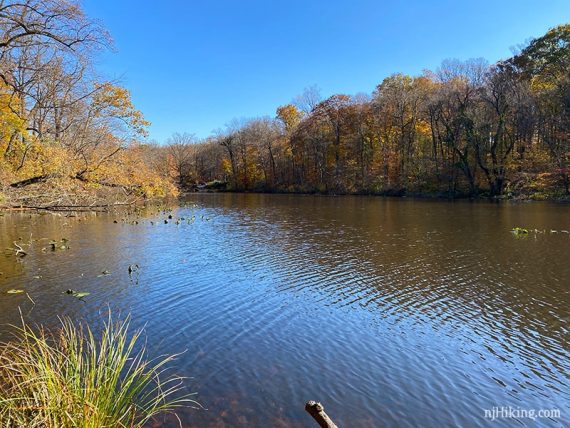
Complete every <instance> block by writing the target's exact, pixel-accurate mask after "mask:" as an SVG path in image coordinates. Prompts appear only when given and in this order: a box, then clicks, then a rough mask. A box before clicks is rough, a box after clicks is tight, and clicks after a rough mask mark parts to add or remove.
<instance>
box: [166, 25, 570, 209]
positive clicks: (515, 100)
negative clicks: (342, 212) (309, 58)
mask: <svg viewBox="0 0 570 428" xmlns="http://www.w3.org/2000/svg"><path fill="white" fill-rule="evenodd" d="M569 70H570V25H563V26H559V27H557V28H554V29H552V30H550V31H548V32H547V33H546V34H545V35H544V36H542V37H540V38H537V39H534V40H532V41H531V42H530V43H529V44H528V45H527V46H526V47H524V48H523V49H521V50H520V52H519V53H518V54H516V55H515V56H513V57H512V58H509V59H507V60H504V61H500V62H498V63H496V64H489V63H487V62H486V61H485V60H483V59H473V60H467V61H459V60H446V61H444V62H443V63H442V64H441V66H440V67H439V68H438V69H437V70H435V71H425V72H424V73H423V74H421V75H419V76H407V75H403V74H394V75H392V76H389V77H387V78H385V79H384V80H383V81H382V82H381V83H380V84H379V85H378V86H377V87H376V89H375V91H374V92H373V93H372V94H371V95H366V94H358V95H345V94H336V95H333V96H331V97H329V98H327V99H324V100H321V98H320V96H319V93H318V90H317V89H316V88H315V87H312V88H308V89H307V90H305V92H304V93H303V94H302V95H300V96H298V97H296V98H295V99H294V100H293V102H292V103H291V104H288V105H284V106H281V107H279V108H277V111H276V116H275V118H269V117H262V118H255V119H251V120H243V121H234V122H232V123H231V124H229V125H227V126H226V128H225V130H223V131H219V132H218V134H217V135H216V136H214V137H211V138H209V139H207V140H206V141H203V142H202V143H200V144H195V142H193V141H191V142H189V144H186V145H180V144H179V143H180V139H177V142H176V143H175V144H171V146H170V149H169V150H171V151H172V156H171V158H172V159H174V160H175V163H177V162H179V161H181V160H183V159H184V160H185V161H184V165H185V166H183V167H181V166H180V164H178V168H177V171H179V172H180V175H179V182H180V183H193V182H200V181H203V182H207V181H211V180H213V179H218V180H222V181H227V182H228V186H229V188H231V189H234V190H261V191H285V192H322V193H372V194H393V195H402V194H431V195H440V196H476V195H487V196H501V195H509V194H510V195H519V196H520V195H522V196H527V195H531V196H532V197H534V198H537V199H540V198H547V197H555V196H562V195H567V194H568V192H569V185H570V180H569V173H570V170H569V168H568V160H569V156H570V72H569ZM174 151H175V152H176V153H174ZM181 153H185V155H183V156H182V155H181Z"/></svg>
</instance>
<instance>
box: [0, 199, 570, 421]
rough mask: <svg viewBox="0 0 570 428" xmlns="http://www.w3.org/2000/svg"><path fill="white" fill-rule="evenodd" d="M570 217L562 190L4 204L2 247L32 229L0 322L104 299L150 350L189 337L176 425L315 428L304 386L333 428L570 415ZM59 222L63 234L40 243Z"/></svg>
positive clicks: (101, 313) (4, 258) (181, 363)
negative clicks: (127, 205)
mask: <svg viewBox="0 0 570 428" xmlns="http://www.w3.org/2000/svg"><path fill="white" fill-rule="evenodd" d="M169 214H171V215H172V216H173V219H172V220H168V223H165V219H167V216H168V215H169ZM182 217H183V218H184V220H181V221H180V222H179V224H176V220H177V219H178V218H182ZM114 221H117V223H114ZM135 222H138V224H136V223H135ZM151 222H152V223H151ZM516 226H520V227H525V228H529V229H532V230H531V232H530V233H529V234H528V236H516V235H514V234H513V233H511V229H512V228H513V227H516ZM534 229H538V230H539V231H540V232H543V231H544V233H535V232H534ZM551 230H553V231H555V232H551ZM566 230H570V206H569V205H563V204H553V203H532V204H514V203H501V204H494V203H487V202H468V201H460V202H447V201H431V200H412V199H390V198H376V197H348V196H347V197H324V196H295V195H258V194H196V195H195V196H190V197H189V198H188V200H187V203H183V204H181V206H180V207H176V208H174V209H173V211H172V212H157V210H156V209H147V210H144V211H142V212H140V213H139V214H138V215H134V214H130V215H127V214H125V213H109V214H91V213H90V214H78V215H77V216H76V217H66V216H64V215H62V216H60V215H52V214H45V215H37V214H30V213H5V214H4V216H2V217H0V246H1V247H2V250H4V249H5V248H9V247H12V248H13V247H14V245H13V241H17V240H18V239H20V238H21V241H18V242H20V244H21V245H24V244H26V246H25V249H26V250H27V249H28V247H27V244H28V243H29V242H32V245H31V246H30V248H29V250H28V252H29V254H28V256H26V257H24V258H21V259H20V258H17V257H15V256H14V252H13V251H4V252H3V253H1V254H0V272H1V273H2V274H1V275H0V338H2V339H6V338H7V337H8V330H9V329H8V327H7V326H6V324H9V323H18V322H19V319H20V313H19V311H21V312H22V315H23V317H24V318H25V319H26V320H29V321H31V322H34V323H43V324H46V325H56V324H57V316H61V315H66V316H69V317H71V318H73V319H77V320H85V321H88V322H89V323H91V324H92V325H95V326H96V325H100V324H101V322H102V320H104V319H105V318H106V316H107V311H108V309H109V308H111V310H112V312H113V314H114V315H119V314H121V315H126V314H128V313H130V314H131V315H132V325H133V327H134V328H143V327H144V329H145V336H146V340H147V345H148V348H149V353H150V355H151V356H157V355H160V354H163V353H182V354H181V355H180V356H179V357H178V359H177V361H176V363H175V365H174V366H173V369H174V371H175V372H176V373H177V374H179V375H183V376H187V377H189V379H188V380H187V381H186V385H187V390H188V391H192V392H196V393H197V396H196V397H195V398H196V399H197V400H198V401H199V402H200V403H201V404H202V405H203V407H204V408H205V409H197V410H196V409H189V410H188V411H185V412H183V413H181V414H180V417H181V419H182V422H183V426H196V427H210V426H211V427H233V426H244V427H245V426H252V427H291V426H292V427H315V426H317V425H316V424H315V423H314V421H313V420H312V419H311V418H310V416H309V415H308V414H306V413H305V411H304V403H305V402H306V401H307V400H317V401H321V402H322V403H323V404H324V406H325V410H326V411H327V413H328V414H329V415H330V416H331V418H332V419H333V420H334V421H335V422H336V423H337V424H338V425H340V426H341V427H378V426H387V427H418V426H422V427H442V426H464V427H471V426H484V425H488V424H490V421H489V420H488V419H485V416H484V415H485V412H484V411H485V410H486V409H487V410H490V409H492V408H493V407H509V406H510V407H512V408H514V409H536V411H538V410H539V409H559V410H560V411H561V417H560V418H552V419H547V418H545V419H540V420H537V421H536V422H533V421H532V420H529V419H524V418H519V420H515V419H502V420H498V421H496V422H495V423H494V424H493V426H525V425H528V426H568V424H570V388H569V373H570V347H569V345H568V343H569V342H568V339H569V335H568V321H569V320H570V252H569V250H570V234H568V233H565V232H563V231H566ZM62 238H66V239H68V240H69V241H68V245H69V249H67V250H56V251H51V249H49V248H47V247H49V245H48V243H49V240H50V239H55V240H60V239H62ZM46 248H47V249H46ZM133 264H138V265H139V266H140V269H138V270H137V271H136V272H134V273H133V274H131V275H130V274H129V272H128V266H129V265H133ZM103 271H108V272H109V274H108V275H103V274H102V272H103ZM12 288H20V289H24V290H25V291H26V292H27V293H28V294H29V296H30V297H31V298H32V299H33V301H34V302H35V304H33V303H32V302H31V301H30V300H29V299H28V297H27V296H26V295H25V294H6V291H7V290H9V289H12ZM67 289H73V290H77V291H81V292H89V293H91V294H90V295H89V296H87V297H85V298H84V299H83V300H80V299H76V298H74V297H73V296H70V295H67V294H64V292H65V290H67ZM519 422H520V423H519ZM169 424H170V425H169ZM521 424H522V425H521ZM537 424H538V425H537ZM165 425H169V426H177V425H176V424H175V423H173V422H172V420H170V422H168V421H166V422H165Z"/></svg>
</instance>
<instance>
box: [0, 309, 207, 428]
mask: <svg viewBox="0 0 570 428" xmlns="http://www.w3.org/2000/svg"><path fill="white" fill-rule="evenodd" d="M15 329H16V331H15V337H14V340H11V341H9V342H7V343H4V344H1V345H0V427H2V428H6V427H29V428H36V427H37V428H39V427H42V428H52V427H53V428H55V427H58V428H59V427H74V428H76V427H77V428H95V427H96V428H102V427H117V428H126V427H129V428H131V427H142V426H143V425H144V424H145V423H146V422H147V421H149V419H151V418H152V417H153V416H156V415H158V414H159V413H163V412H172V411H173V410H174V409H176V408H179V407H182V406H187V405H189V404H191V403H195V402H194V401H192V400H190V399H189V398H188V396H183V397H179V395H180V392H181V388H182V378H180V377H177V376H172V375H168V374H167V373H165V370H166V366H167V364H168V363H170V362H171V361H172V360H173V358H174V357H175V356H163V357H160V358H158V359H155V360H148V359H147V358H146V355H147V352H146V349H145V346H141V347H140V348H139V349H138V350H136V348H137V347H136V344H137V342H138V341H139V339H140V335H141V333H140V332H135V333H134V334H132V335H131V336H130V338H129V334H128V329H129V319H128V318H127V319H126V320H124V321H119V322H114V321H113V320H112V319H111V316H109V319H108V321H107V322H106V323H105V325H104V328H103V331H102V333H101V335H100V339H95V335H94V334H93V332H92V330H91V329H90V328H89V327H88V326H83V325H80V324H76V323H74V322H72V321H71V320H70V319H68V318H64V319H61V328H60V329H58V330H57V331H53V332H50V331H48V330H46V329H43V328H40V329H36V330H34V329H32V328H31V327H29V326H28V325H26V323H24V322H22V327H16V328H15ZM195 404H197V403H195Z"/></svg>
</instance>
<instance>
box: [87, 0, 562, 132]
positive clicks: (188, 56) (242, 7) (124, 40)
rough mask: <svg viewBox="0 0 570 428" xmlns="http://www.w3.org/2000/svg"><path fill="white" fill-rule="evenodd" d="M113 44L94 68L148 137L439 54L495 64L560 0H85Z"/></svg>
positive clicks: (354, 85)
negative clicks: (140, 116)
mask: <svg viewBox="0 0 570 428" xmlns="http://www.w3.org/2000/svg"><path fill="white" fill-rule="evenodd" d="M83 6H84V9H85V11H86V12H87V14H88V15H89V16H90V17H92V18H95V19H98V20H100V21H101V22H102V23H103V24H104V25H105V27H106V28H107V29H108V30H109V31H110V33H111V36H112V37H113V39H114V42H115V52H113V53H106V54H103V55H101V56H100V57H99V59H98V65H99V70H100V71H101V72H102V73H104V75H105V76H106V77H107V78H112V79H117V78H118V79H119V80H120V82H121V83H122V84H123V85H124V86H126V87H127V88H128V89H130V90H131V93H132V96H133V100H134V102H135V104H136V106H137V107H138V108H139V109H140V110H142V111H143V113H144V114H145V116H146V118H147V119H148V120H150V121H151V122H152V126H151V128H150V138H151V139H154V140H157V141H159V142H164V141H165V140H166V139H167V138H168V136H169V135H171V134H172V133H174V132H191V133H195V134H196V135H197V136H199V137H206V136H208V135H209V134H210V133H211V131H212V130H214V129H216V128H220V127H223V125H224V124H226V123H228V122H229V121H230V120H231V119H232V118H235V117H238V118H239V117H256V116H264V115H270V116H273V115H274V113H275V109H276V107H278V106H279V105H283V104H286V103H288V102H290V101H291V99H292V98H293V97H294V96H295V95H298V94H299V93H301V92H302V91H303V88H305V87H307V86H311V85H317V86H318V87H319V88H320V89H321V93H322V95H323V96H325V97H326V96H329V95H332V94H335V93H348V94H356V93H359V92H367V93H370V92H371V91H372V90H373V89H374V88H375V86H376V85H377V84H378V83H380V82H381V81H382V79H383V78H384V77H386V76H388V75H390V74H392V73H395V72H403V73H409V74H418V73H421V71H422V70H423V69H426V68H430V69H434V68H436V67H437V66H438V65H439V63H440V62H441V61H442V60H443V59H446V58H459V59H467V58H477V57H484V58H487V59H488V60H489V61H491V62H494V61H496V60H498V59H500V58H505V57H508V56H510V54H511V51H512V48H513V47H516V46H518V45H520V44H521V43H523V42H525V41H526V40H528V39H529V38H530V37H536V36H540V35H542V34H543V33H544V32H546V30H547V29H548V28H550V27H552V26H555V25H558V24H562V23H567V22H570V0H542V1H538V0H533V1H530V0H492V1H491V0H478V1H468V0H456V1H451V0H429V1H428V0H425V1H420V0H410V1H397V0H376V1H374V0H345V1H337V0H314V1H311V0H304V1H300V0H288V1H282V0H273V1H269V0H266V1H261V0H233V1H230V0H225V1H215V0H202V1H196V0H186V1H184V0H169V1H160V2H157V1H152V2H151V1H148V0H138V1H137V0H114V1H111V0H84V1H83Z"/></svg>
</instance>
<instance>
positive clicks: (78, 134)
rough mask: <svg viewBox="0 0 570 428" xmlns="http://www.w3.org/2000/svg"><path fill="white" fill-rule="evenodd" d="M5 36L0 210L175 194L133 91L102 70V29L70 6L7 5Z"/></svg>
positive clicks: (0, 58)
mask: <svg viewBox="0 0 570 428" xmlns="http://www.w3.org/2000/svg"><path fill="white" fill-rule="evenodd" d="M0 32H1V36H0V184H1V186H2V187H1V188H0V205H2V204H7V203H8V204H11V205H26V204H29V203H35V204H40V205H48V206H49V205H61V204H81V203H85V204H87V203H89V204H91V203H93V202H94V201H95V200H96V199H97V196H101V197H103V199H107V197H108V196H109V195H111V194H112V195H113V199H114V200H125V201H128V200H132V199H133V198H136V197H137V196H153V195H160V196H162V195H166V194H168V193H169V192H173V191H175V189H174V187H173V186H172V185H171V183H170V182H169V180H168V179H167V178H166V177H163V176H160V174H158V173H157V171H159V169H157V168H155V167H154V163H153V162H154V160H155V159H156V157H155V156H154V155H153V148H152V147H148V146H146V145H144V144H142V143H141V141H143V139H144V137H145V135H146V132H147V131H146V127H147V126H148V124H149V123H148V122H147V121H146V120H145V119H144V117H143V115H142V113H141V112H139V111H138V110H137V109H136V108H135V107H134V105H133V104H132V102H131V98H130V93H129V92H128V91H127V90H126V89H125V88H123V87H121V86H119V85H118V84H116V83H115V82H110V81H106V80H104V79H102V78H101V77H100V76H99V75H98V74H97V70H95V68H94V66H93V63H94V57H95V55H96V54H97V51H99V50H101V49H107V48H109V47H110V46H111V39H110V37H109V35H108V34H107V32H106V31H105V30H104V29H103V28H102V27H101V26H100V25H99V24H98V23H97V22H95V21H92V20H90V19H89V18H88V17H86V16H85V15H84V13H83V12H82V10H81V8H80V7H79V6H78V5H77V4H75V3H73V2H68V1H65V0H24V1H19V2H15V1H1V2H0ZM1 199H4V201H2V200H1Z"/></svg>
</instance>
